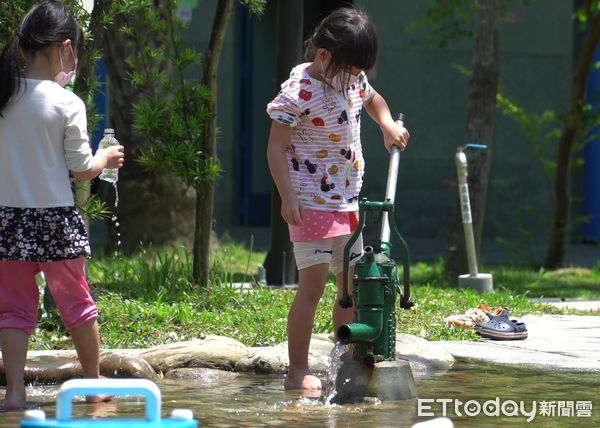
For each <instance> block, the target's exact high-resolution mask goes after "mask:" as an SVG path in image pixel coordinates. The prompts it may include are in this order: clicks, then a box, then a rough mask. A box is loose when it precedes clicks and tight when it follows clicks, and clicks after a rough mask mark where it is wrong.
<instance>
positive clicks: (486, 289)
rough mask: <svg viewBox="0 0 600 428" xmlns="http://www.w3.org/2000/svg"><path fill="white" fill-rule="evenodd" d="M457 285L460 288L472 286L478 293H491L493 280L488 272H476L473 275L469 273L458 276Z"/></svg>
mask: <svg viewBox="0 0 600 428" xmlns="http://www.w3.org/2000/svg"><path fill="white" fill-rule="evenodd" d="M458 286H459V287H460V288H472V289H473V290H477V291H478V292H479V293H493V292H494V281H493V279H492V274H490V273H478V274H477V275H475V276H471V275H469V274H466V275H460V276H459V277H458Z"/></svg>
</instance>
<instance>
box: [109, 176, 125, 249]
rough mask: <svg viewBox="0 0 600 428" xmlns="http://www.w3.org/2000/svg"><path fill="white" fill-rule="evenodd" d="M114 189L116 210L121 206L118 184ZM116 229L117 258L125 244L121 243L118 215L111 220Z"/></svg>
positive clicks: (115, 184)
mask: <svg viewBox="0 0 600 428" xmlns="http://www.w3.org/2000/svg"><path fill="white" fill-rule="evenodd" d="M112 185H113V188H114V189H115V209H116V208H117V207H118V206H119V189H118V188H117V182H116V181H115V182H113V184H112ZM111 220H112V222H113V224H114V227H115V232H116V235H117V247H116V249H115V253H114V255H115V257H117V256H118V255H119V252H120V251H121V247H122V246H123V242H122V241H121V230H120V229H119V227H120V224H119V220H118V219H117V215H116V214H113V216H112V218H111Z"/></svg>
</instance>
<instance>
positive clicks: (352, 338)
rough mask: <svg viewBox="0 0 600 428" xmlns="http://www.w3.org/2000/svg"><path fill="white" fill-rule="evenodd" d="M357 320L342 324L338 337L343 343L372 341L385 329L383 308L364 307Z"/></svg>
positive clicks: (337, 333)
mask: <svg viewBox="0 0 600 428" xmlns="http://www.w3.org/2000/svg"><path fill="white" fill-rule="evenodd" d="M358 318H359V319H357V322H353V323H350V324H344V325H341V326H340V327H339V328H338V330H337V332H336V337H337V340H339V341H340V342H342V343H372V342H374V341H375V340H377V339H378V338H379V336H381V333H382V331H383V308H382V307H372V308H362V310H361V311H360V312H359V313H358Z"/></svg>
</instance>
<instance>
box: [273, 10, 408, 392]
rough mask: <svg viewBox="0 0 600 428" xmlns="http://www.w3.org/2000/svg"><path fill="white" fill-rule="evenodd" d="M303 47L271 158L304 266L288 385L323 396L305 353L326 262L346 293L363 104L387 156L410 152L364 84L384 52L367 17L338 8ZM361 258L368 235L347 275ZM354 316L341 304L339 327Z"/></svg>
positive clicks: (282, 96)
mask: <svg viewBox="0 0 600 428" xmlns="http://www.w3.org/2000/svg"><path fill="white" fill-rule="evenodd" d="M306 46H307V49H306V57H307V58H308V59H310V60H311V62H308V63H305V64H300V65H298V66H296V67H294V68H293V69H292V71H291V73H290V77H289V79H288V80H286V81H285V82H284V83H283V84H282V85H281V91H280V92H279V94H278V95H277V96H276V97H275V99H273V100H272V101H271V102H270V103H269V104H268V106H267V112H268V114H269V116H270V117H271V119H272V120H273V122H272V125H271V133H270V135H269V144H268V149H267V157H268V161H269V168H270V170H271V174H272V176H273V179H274V181H275V184H276V186H277V189H278V191H279V194H280V196H281V215H282V217H283V219H284V220H285V221H286V222H287V223H288V225H289V230H290V238H291V240H292V241H293V243H294V254H295V258H296V264H297V266H298V270H299V280H298V292H297V294H296V297H295V299H294V302H293V303H292V306H291V308H290V311H289V315H288V344H289V347H288V351H289V371H288V375H287V378H286V380H285V388H286V389H312V390H318V389H322V388H323V385H322V381H321V380H320V379H318V378H317V377H315V376H313V375H311V374H310V372H309V368H308V349H309V345H310V337H311V333H312V327H313V324H314V316H315V311H316V307H317V305H318V303H319V300H320V298H321V296H322V294H323V291H324V287H325V283H326V280H327V274H328V271H329V266H330V265H331V268H332V271H333V273H334V274H335V275H336V282H337V284H338V296H339V297H341V287H342V284H343V281H342V271H343V266H342V259H343V250H344V247H345V245H346V243H347V242H348V240H349V238H350V236H351V234H352V233H353V232H354V230H355V229H356V227H357V224H358V197H359V194H360V190H361V187H362V181H363V175H364V171H365V162H364V158H363V154H362V146H361V142H360V121H361V111H362V108H363V107H364V108H365V110H366V111H367V113H368V114H369V116H370V117H371V118H372V119H373V120H374V121H375V122H376V123H377V124H378V125H379V127H380V128H381V132H382V133H383V140H384V144H385V147H386V148H387V149H388V150H390V149H391V146H392V145H397V146H399V147H400V148H401V149H404V148H405V147H406V144H407V141H408V138H409V134H408V131H407V130H406V129H405V128H403V127H401V126H400V125H398V124H397V123H396V122H395V121H394V120H393V118H392V116H391V113H390V110H389V108H388V106H387V104H386V102H385V100H384V99H383V98H382V97H381V95H379V94H378V93H377V92H376V91H375V90H374V89H373V88H372V87H371V85H370V84H369V81H368V79H367V76H366V72H367V71H369V70H370V69H371V68H373V66H374V65H375V61H376V59H377V50H378V48H377V36H376V34H375V29H374V27H373V24H372V23H371V22H370V21H369V18H368V17H367V16H366V15H365V14H364V13H362V12H360V11H357V10H355V9H352V8H341V9H337V10H335V11H334V12H332V13H331V14H330V15H329V16H327V17H326V18H325V19H324V20H323V21H322V22H321V23H320V24H319V26H318V27H317V28H316V30H315V32H314V33H313V35H312V37H311V38H310V39H309V40H308V41H307V43H306ZM361 255H362V238H360V239H358V240H357V241H356V243H355V244H354V246H353V248H352V249H351V252H350V259H351V260H350V265H351V267H350V272H349V277H350V279H351V278H352V274H353V266H354V264H355V263H356V261H357V259H358V258H359V257H360V256H361ZM350 284H351V282H350ZM352 317H353V313H352V309H343V308H341V307H340V306H339V305H337V304H336V305H334V309H333V325H334V331H337V328H338V327H339V326H340V325H342V324H345V323H348V322H351V321H352Z"/></svg>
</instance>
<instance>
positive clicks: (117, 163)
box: [104, 146, 125, 169]
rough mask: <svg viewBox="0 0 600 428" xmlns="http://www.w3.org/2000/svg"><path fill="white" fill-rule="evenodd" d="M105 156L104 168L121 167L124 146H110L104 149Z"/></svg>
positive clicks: (123, 157)
mask: <svg viewBox="0 0 600 428" xmlns="http://www.w3.org/2000/svg"><path fill="white" fill-rule="evenodd" d="M104 153H105V154H104V156H105V158H106V168H108V169H115V168H121V167H122V166H123V162H124V161H125V147H123V146H111V147H107V148H105V149H104Z"/></svg>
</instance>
